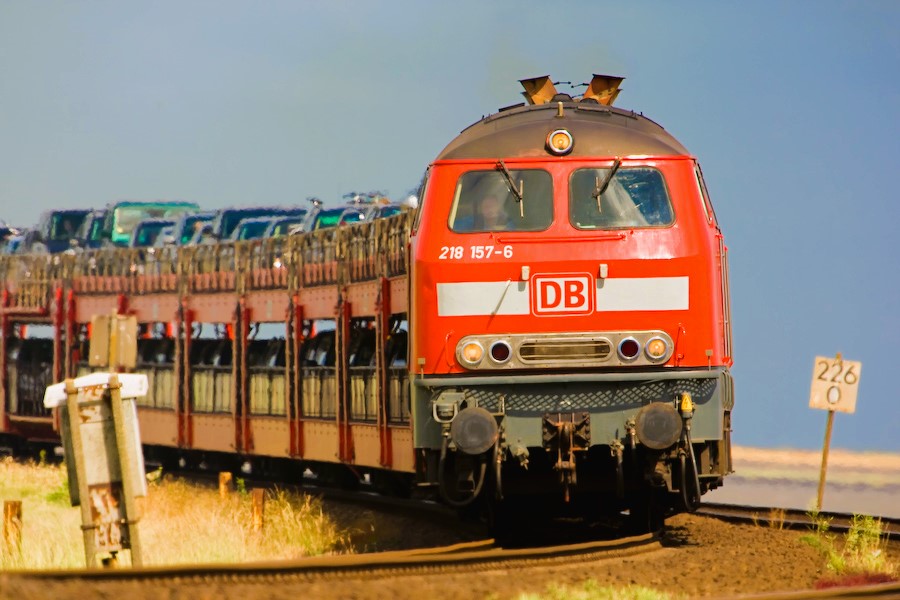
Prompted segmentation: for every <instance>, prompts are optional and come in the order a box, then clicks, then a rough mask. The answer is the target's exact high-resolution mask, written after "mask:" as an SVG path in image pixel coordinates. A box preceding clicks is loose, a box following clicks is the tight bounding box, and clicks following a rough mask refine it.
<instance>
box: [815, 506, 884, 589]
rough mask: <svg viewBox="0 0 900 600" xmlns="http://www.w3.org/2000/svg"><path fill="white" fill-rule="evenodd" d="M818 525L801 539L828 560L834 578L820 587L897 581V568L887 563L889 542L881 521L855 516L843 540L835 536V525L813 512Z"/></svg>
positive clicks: (831, 576) (830, 578) (831, 575)
mask: <svg viewBox="0 0 900 600" xmlns="http://www.w3.org/2000/svg"><path fill="white" fill-rule="evenodd" d="M810 517H811V518H812V520H813V522H814V523H815V526H814V529H813V530H812V532H811V533H809V534H806V535H804V536H802V537H801V538H800V539H801V540H802V541H803V542H805V543H807V544H809V545H810V546H812V547H813V548H815V549H816V550H818V551H819V552H820V553H821V554H822V556H823V557H824V558H825V567H826V569H827V570H828V572H829V574H830V577H828V578H825V579H823V580H822V581H820V582H819V583H818V584H817V587H830V586H831V585H838V584H844V585H846V584H850V583H851V582H852V583H866V582H870V583H875V582H883V581H894V580H896V568H895V566H894V565H893V564H891V563H890V562H888V561H887V558H886V552H885V547H886V543H887V542H886V540H885V539H884V538H882V534H883V533H884V530H883V527H882V524H881V520H880V519H877V518H875V517H871V516H868V515H853V518H852V520H851V521H850V530H849V531H847V533H846V535H845V536H844V538H843V540H841V539H840V538H839V537H838V536H837V535H835V534H833V533H831V531H830V527H831V522H830V520H829V519H826V518H825V517H823V516H822V515H820V514H818V512H816V511H812V512H810Z"/></svg>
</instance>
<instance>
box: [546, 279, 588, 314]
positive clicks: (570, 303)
mask: <svg viewBox="0 0 900 600" xmlns="http://www.w3.org/2000/svg"><path fill="white" fill-rule="evenodd" d="M594 291H595V290H594V282H593V280H592V278H591V276H590V275H588V274H587V273H572V274H562V275H535V276H534V277H532V278H531V311H532V312H533V313H534V314H536V315H589V314H591V313H592V312H594Z"/></svg>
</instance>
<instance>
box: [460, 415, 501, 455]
mask: <svg viewBox="0 0 900 600" xmlns="http://www.w3.org/2000/svg"><path fill="white" fill-rule="evenodd" d="M498 435H499V430H498V429H497V421H496V420H495V419H494V417H493V415H491V413H489V412H488V411H486V410H485V409H483V408H480V407H474V408H466V409H465V410H462V411H460V413H459V414H457V415H456V418H455V419H453V423H452V424H451V425H450V439H452V440H453V442H454V443H455V444H456V447H457V448H459V449H460V450H461V451H462V452H465V453H466V454H472V455H475V454H481V453H482V452H486V451H487V450H488V449H489V448H490V447H491V446H493V445H494V443H495V442H496V441H497V436H498Z"/></svg>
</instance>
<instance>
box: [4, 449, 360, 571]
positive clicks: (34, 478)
mask: <svg viewBox="0 0 900 600" xmlns="http://www.w3.org/2000/svg"><path fill="white" fill-rule="evenodd" d="M0 500H21V501H22V513H23V530H22V547H21V550H20V551H16V549H14V548H12V549H11V548H8V547H6V545H4V544H2V543H0V569H58V568H81V567H84V546H83V541H82V536H81V530H80V525H81V512H80V510H79V509H78V508H75V507H72V506H71V505H70V503H69V496H68V486H67V481H66V471H65V467H63V466H52V465H34V464H31V465H22V464H19V463H16V462H13V461H12V460H9V459H4V460H2V461H0ZM138 506H139V508H140V510H141V516H140V522H139V524H138V531H139V535H140V541H141V548H142V558H143V563H144V565H173V564H192V563H242V562H248V561H259V560H271V559H290V558H297V557H302V556H314V555H320V554H329V553H342V552H349V551H351V550H352V549H351V548H350V544H349V537H348V536H347V535H346V534H344V533H343V532H341V531H339V530H338V529H337V527H336V525H335V524H334V523H333V522H332V521H330V520H329V519H328V518H327V517H326V516H325V514H324V513H323V511H322V505H321V502H320V501H319V500H318V499H316V498H313V497H311V496H307V495H297V494H289V493H287V492H285V491H283V490H274V491H268V492H267V493H266V503H265V526H264V529H263V530H262V532H260V533H254V532H253V530H252V516H251V515H252V508H251V498H250V494H248V493H234V494H231V495H230V496H229V497H228V498H226V499H224V500H223V499H221V498H220V496H219V493H218V490H216V489H212V488H204V487H198V486H196V485H192V484H189V483H186V482H184V481H181V480H177V479H172V478H170V477H162V478H160V479H159V480H157V481H156V482H153V483H151V484H150V487H149V490H148V494H147V497H146V498H140V499H138ZM124 554H125V555H127V554H128V553H124ZM123 558H125V557H123ZM125 562H127V560H125Z"/></svg>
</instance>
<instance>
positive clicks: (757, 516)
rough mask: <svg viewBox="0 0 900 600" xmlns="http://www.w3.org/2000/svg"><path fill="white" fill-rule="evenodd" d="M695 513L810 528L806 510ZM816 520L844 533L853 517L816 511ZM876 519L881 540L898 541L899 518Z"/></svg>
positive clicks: (707, 507) (728, 507)
mask: <svg viewBox="0 0 900 600" xmlns="http://www.w3.org/2000/svg"><path fill="white" fill-rule="evenodd" d="M696 512H697V514H698V515H703V516H707V517H715V518H717V519H723V520H726V521H732V522H735V523H759V524H762V525H766V526H769V527H779V528H784V529H803V528H807V529H809V528H812V527H814V522H813V517H812V515H811V514H810V513H809V511H802V510H798V509H785V508H765V507H758V506H740V505H734V504H714V503H703V504H701V505H700V508H699V509H697V511H696ZM818 517H819V518H821V519H825V520H827V521H828V522H829V529H830V530H832V531H837V532H846V531H848V530H849V529H850V523H851V520H852V519H853V515H850V514H846V513H829V512H820V513H818ZM878 519H879V520H880V521H881V525H882V530H883V532H884V534H883V536H884V537H885V538H887V539H893V540H896V539H900V519H894V518H890V517H878Z"/></svg>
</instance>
